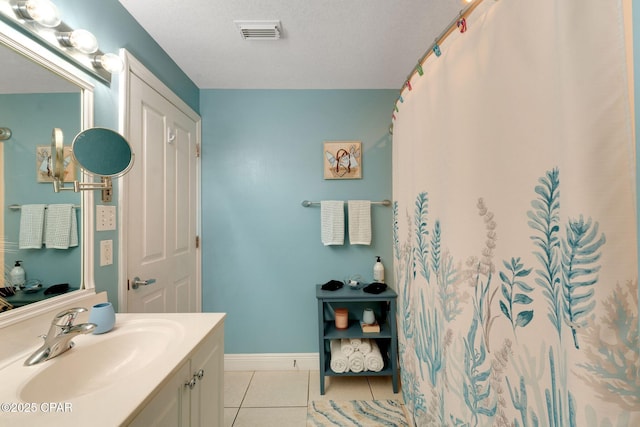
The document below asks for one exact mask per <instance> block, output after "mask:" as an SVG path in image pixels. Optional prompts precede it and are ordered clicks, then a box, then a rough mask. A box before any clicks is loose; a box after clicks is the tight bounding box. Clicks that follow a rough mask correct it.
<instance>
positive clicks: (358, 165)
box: [323, 141, 362, 179]
mask: <svg viewBox="0 0 640 427" xmlns="http://www.w3.org/2000/svg"><path fill="white" fill-rule="evenodd" d="M323 154H324V155H323V160H324V168H323V169H324V179H360V178H362V142H361V141H325V142H324V146H323Z"/></svg>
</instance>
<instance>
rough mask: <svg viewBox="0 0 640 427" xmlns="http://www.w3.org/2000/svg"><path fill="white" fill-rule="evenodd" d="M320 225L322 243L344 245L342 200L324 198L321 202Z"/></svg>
mask: <svg viewBox="0 0 640 427" xmlns="http://www.w3.org/2000/svg"><path fill="white" fill-rule="evenodd" d="M320 221H321V223H320V226H321V229H322V230H321V234H322V243H323V244H324V245H325V246H329V245H344V202H343V201H342V200H323V201H321V202H320Z"/></svg>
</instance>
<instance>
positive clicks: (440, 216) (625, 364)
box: [393, 0, 640, 427]
mask: <svg viewBox="0 0 640 427" xmlns="http://www.w3.org/2000/svg"><path fill="white" fill-rule="evenodd" d="M462 27H463V26H461V28H462ZM462 29H464V28H462ZM438 47H439V51H440V55H436V54H432V55H430V56H429V57H428V58H427V60H426V61H425V62H424V64H422V67H421V70H420V71H421V73H422V74H419V73H415V74H414V75H413V76H412V77H411V79H410V81H409V84H407V85H406V88H405V89H404V90H403V91H402V94H401V97H400V98H399V100H398V102H397V104H396V107H397V108H396V111H394V118H393V198H394V224H393V227H394V229H393V233H394V234H393V236H394V258H395V259H394V274H395V277H394V282H395V288H396V290H397V291H398V307H399V312H398V329H399V350H400V351H399V353H400V365H401V379H402V392H403V397H404V400H405V404H406V408H407V410H408V413H409V414H410V416H411V418H412V420H411V422H412V423H413V425H416V426H496V425H497V426H503V425H504V426H506V425H515V426H553V427H556V426H594V427H595V426H637V425H640V375H639V374H640V356H639V351H640V350H639V341H638V265H637V264H638V261H637V259H638V257H637V249H636V248H637V245H636V239H637V233H636V214H637V213H636V211H635V183H636V176H635V149H634V141H633V123H632V119H631V113H630V95H629V90H628V79H629V78H630V76H628V75H627V65H626V64H627V57H626V47H627V46H626V45H625V38H624V32H623V13H622V4H621V2H620V1H617V0H606V1H577V0H563V1H558V0H535V1H525V0H501V1H493V0H485V1H484V2H483V3H482V4H480V5H479V6H478V7H477V8H476V9H475V10H474V11H473V12H472V13H471V14H470V15H469V16H468V17H467V18H466V31H464V32H460V31H458V29H455V31H454V33H452V34H451V35H450V36H449V37H447V38H446V40H444V41H443V42H441V44H440V45H439V46H438Z"/></svg>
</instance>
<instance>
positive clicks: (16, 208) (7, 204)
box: [0, 22, 93, 321]
mask: <svg viewBox="0 0 640 427" xmlns="http://www.w3.org/2000/svg"><path fill="white" fill-rule="evenodd" d="M0 63H1V64H2V66H1V67H0V127H3V128H8V129H10V131H11V136H10V138H8V139H6V140H3V141H0V168H1V171H2V173H1V175H2V178H1V179H2V185H0V203H1V204H2V209H0V216H1V218H0V223H1V224H2V227H1V228H0V238H1V240H0V242H2V246H0V259H1V260H2V263H1V264H0V266H1V267H0V268H2V270H3V276H2V277H3V279H2V281H3V283H2V285H1V286H3V287H4V286H7V285H9V284H10V271H11V269H12V268H13V266H14V264H15V262H16V261H18V260H20V261H22V266H23V267H24V270H25V272H26V280H27V282H30V283H33V281H37V282H39V283H40V284H41V285H42V286H41V287H34V288H32V289H26V291H21V292H18V293H17V294H16V295H13V296H8V297H6V298H5V299H6V300H8V301H9V302H10V303H11V304H12V305H13V307H14V309H10V310H8V311H6V312H3V313H0V321H4V319H5V318H11V316H16V315H20V316H23V315H25V313H28V312H29V310H31V311H33V310H36V309H37V308H39V307H43V306H45V305H47V304H53V303H57V302H60V300H61V299H65V298H73V297H74V294H75V293H76V292H74V291H76V290H81V289H83V288H87V287H89V288H90V287H93V284H92V283H90V280H87V279H86V277H90V275H89V274H88V270H91V268H90V266H89V268H87V267H86V266H85V265H84V262H83V260H84V259H87V256H86V254H87V247H86V245H85V243H86V242H85V240H86V235H87V233H86V232H85V224H86V222H87V221H86V219H87V212H85V209H84V206H85V203H86V200H88V198H87V196H85V195H82V196H81V195H80V194H78V193H74V192H68V193H66V194H63V195H60V194H55V193H54V192H53V191H52V190H51V182H53V175H52V169H51V160H50V159H51V158H52V157H53V156H52V153H51V149H50V147H51V144H50V143H51V139H52V137H51V130H52V129H53V128H59V129H60V130H61V132H62V133H64V134H66V135H77V134H78V133H80V132H81V131H82V130H83V129H85V128H88V127H90V126H91V125H92V121H93V84H92V83H91V82H90V81H89V80H88V78H87V77H86V76H85V75H84V74H83V73H81V72H80V71H79V70H77V69H75V68H74V67H73V66H71V65H69V64H68V63H66V62H65V60H64V59H62V58H60V57H59V56H57V55H55V54H53V53H52V52H50V51H49V50H48V49H47V48H46V47H45V46H42V45H40V44H39V42H36V41H34V40H32V39H30V38H28V37H26V36H24V35H23V34H21V33H20V32H18V31H16V30H14V29H13V28H11V27H9V26H7V25H6V24H4V23H3V22H0ZM65 156H66V157H67V158H69V156H70V144H69V146H66V147H63V149H62V156H61V157H62V159H61V161H62V164H63V165H64V164H65V163H67V162H66V160H65ZM66 172H67V173H68V174H70V178H73V179H80V177H81V175H82V174H81V171H80V170H79V168H78V169H73V168H70V169H68V170H67V171H66ZM52 204H57V205H59V204H64V205H69V206H71V207H72V209H73V212H74V215H75V217H74V219H75V221H76V223H75V227H77V230H76V231H77V236H76V239H77V244H74V243H73V241H72V240H73V239H70V242H71V243H70V245H69V247H68V248H66V249H53V248H52V247H51V248H48V247H47V246H46V245H45V244H43V245H42V247H39V248H35V247H33V246H38V245H37V244H34V243H33V241H32V242H31V244H30V245H24V242H21V239H20V235H21V231H20V228H21V224H22V227H23V232H24V231H25V230H26V229H27V228H29V227H30V226H29V223H28V222H27V221H24V222H25V223H26V225H25V223H23V221H22V219H21V218H22V216H23V213H24V212H23V209H24V208H25V207H29V209H30V208H31V207H33V206H34V205H45V213H46V207H48V206H49V205H52ZM29 209H25V210H29ZM71 223H73V221H71ZM72 227H73V226H72ZM26 231H29V230H26ZM43 234H44V233H43ZM23 237H24V234H23ZM43 239H44V237H43ZM28 246H31V247H30V248H28ZM91 272H92V270H91ZM57 284H68V288H67V289H68V290H67V292H64V293H62V292H49V293H47V294H45V293H44V291H45V290H46V289H47V288H51V287H52V286H53V285H57ZM54 289H56V290H62V289H65V287H58V288H54ZM27 291H31V292H27ZM32 307H33V310H32V309H31V308H32Z"/></svg>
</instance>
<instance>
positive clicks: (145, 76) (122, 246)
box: [116, 48, 202, 313]
mask: <svg viewBox="0 0 640 427" xmlns="http://www.w3.org/2000/svg"><path fill="white" fill-rule="evenodd" d="M119 54H120V59H122V60H123V62H124V71H123V72H122V73H120V75H119V76H118V99H119V104H118V122H119V125H118V127H119V131H120V133H121V134H122V135H123V136H124V137H125V138H127V139H128V138H129V137H130V131H131V127H130V125H129V101H130V82H131V75H136V76H138V77H139V78H140V79H142V81H144V82H145V83H146V84H148V85H149V86H151V87H152V88H153V89H154V90H155V91H156V92H158V93H159V94H160V95H162V96H163V97H164V98H165V99H167V100H168V101H169V102H170V103H171V104H173V105H174V106H175V107H176V108H177V109H178V110H180V111H182V112H183V113H184V114H185V115H187V117H189V118H190V119H191V120H193V121H194V122H195V123H196V144H198V146H200V147H202V144H201V142H202V119H201V118H200V115H199V114H198V113H196V112H195V111H193V109H192V108H191V107H189V106H188V105H187V104H186V103H185V102H184V101H183V100H182V99H180V97H178V95H176V94H175V93H174V92H173V91H172V90H171V89H170V88H169V87H168V86H167V85H165V84H164V83H163V82H162V81H160V79H159V78H158V77H156V76H155V75H154V74H153V73H152V72H151V71H149V69H147V67H145V66H144V65H143V64H142V62H140V61H139V60H138V59H137V58H136V57H135V56H133V55H132V54H131V53H130V52H129V51H127V50H126V49H124V48H122V49H120V51H119ZM200 153H202V150H201V149H200ZM134 154H135V153H134ZM201 157H202V154H201V155H200V156H198V157H197V158H196V183H195V185H196V235H197V236H200V244H199V245H198V247H197V248H196V311H197V312H201V311H202V237H201V236H202V232H201V230H202V221H201V213H202V209H201V204H200V202H201V200H200V199H201V191H200V188H201ZM134 167H135V162H134ZM116 182H117V190H118V194H117V202H118V217H119V218H120V227H119V228H118V230H119V231H118V242H119V243H118V283H119V285H118V311H119V312H120V313H127V312H128V307H127V305H128V303H127V291H128V289H127V281H128V277H127V268H128V263H127V259H128V253H127V252H128V240H127V235H128V233H127V227H128V224H127V221H125V219H126V218H128V214H129V209H130V206H128V204H127V203H126V200H127V196H128V194H129V184H128V178H127V175H125V176H123V177H122V178H120V179H118V180H116Z"/></svg>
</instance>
